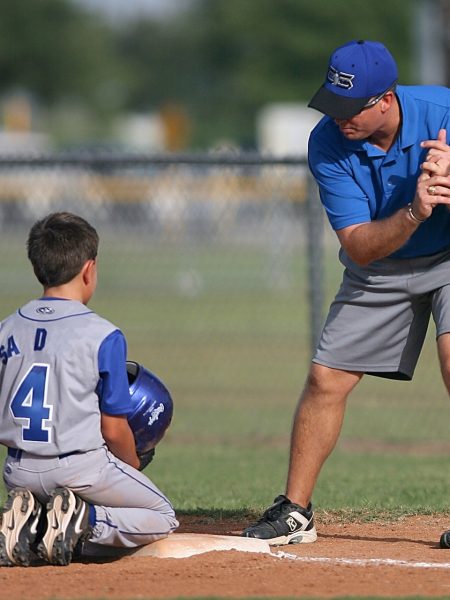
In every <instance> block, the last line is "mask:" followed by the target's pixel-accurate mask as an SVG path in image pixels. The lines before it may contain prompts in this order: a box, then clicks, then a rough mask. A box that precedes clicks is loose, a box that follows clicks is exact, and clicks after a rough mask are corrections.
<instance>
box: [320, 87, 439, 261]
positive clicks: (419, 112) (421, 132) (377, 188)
mask: <svg viewBox="0 0 450 600" xmlns="http://www.w3.org/2000/svg"><path fill="white" fill-rule="evenodd" d="M396 93H397V97H398V100H399V102H400V107H401V113H402V124H401V130H400V133H399V135H398V136H397V139H396V141H395V142H394V144H393V146H392V147H391V148H390V149H389V151H388V152H387V153H386V152H383V150H380V149H379V148H376V147H375V146H373V145H372V144H370V143H369V142H367V141H364V140H361V141H353V140H348V139H346V138H345V137H344V136H343V135H342V134H341V132H340V131H339V127H338V126H337V125H336V123H335V122H334V120H333V119H331V118H330V117H323V119H321V121H320V122H319V123H318V124H317V126H316V127H315V128H314V129H313V131H312V132H311V135H310V138H309V148H308V160H309V167H310V169H311V172H312V174H313V176H314V178H315V179H316V181H317V184H318V186H319V191H320V198H321V200H322V203H323V205H324V207H325V210H326V212H327V215H328V219H329V221H330V223H331V226H332V227H333V229H335V230H338V229H343V228H344V227H348V226H349V225H355V224H357V223H367V222H369V221H373V220H376V219H383V218H386V217H388V216H390V215H392V214H393V213H395V212H396V211H398V210H399V209H400V208H402V207H403V206H406V205H407V204H408V203H409V202H412V200H413V199H414V194H415V190H416V183H417V178H418V176H419V175H420V165H421V163H422V162H424V160H425V156H426V154H427V150H426V149H425V148H421V147H420V142H422V141H424V140H431V139H436V138H437V134H438V132H439V129H446V130H447V143H449V142H448V140H449V139H450V89H449V88H446V87H439V86H398V87H397V91H396ZM447 246H450V210H449V209H447V208H446V206H443V205H441V206H437V207H436V208H435V209H434V210H433V214H432V216H431V217H430V218H429V219H428V220H427V221H426V222H425V223H423V225H420V227H418V228H417V230H416V231H415V232H414V233H413V235H412V236H411V238H410V239H409V240H408V241H407V242H406V244H404V246H402V247H401V248H400V249H399V250H397V251H396V252H394V253H393V254H391V257H395V258H413V257H415V256H426V255H429V254H435V253H436V252H439V251H440V250H442V249H444V248H446V247H447Z"/></svg>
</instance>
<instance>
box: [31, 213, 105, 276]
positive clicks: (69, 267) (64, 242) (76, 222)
mask: <svg viewBox="0 0 450 600" xmlns="http://www.w3.org/2000/svg"><path fill="white" fill-rule="evenodd" d="M27 250H28V258H29V259H30V261H31V264H32V265H33V269H34V273H35V275H36V277H37V278H38V280H39V282H40V283H41V284H42V285H43V286H44V287H55V286H59V285H63V284H65V283H67V282H69V281H71V280H72V279H73V278H74V277H75V276H76V275H78V273H79V272H80V271H81V269H82V267H83V265H84V264H85V262H86V261H88V260H93V259H95V258H96V256H97V251H98V234H97V232H96V230H95V229H94V227H92V225H90V224H89V223H88V222H87V221H85V220H84V219H83V218H81V217H78V216H77V215H74V214H72V213H69V212H55V213H51V214H49V215H47V216H46V217H45V218H44V219H41V220H40V221H37V222H36V223H35V224H34V225H33V226H32V228H31V229H30V233H29V235H28V241H27Z"/></svg>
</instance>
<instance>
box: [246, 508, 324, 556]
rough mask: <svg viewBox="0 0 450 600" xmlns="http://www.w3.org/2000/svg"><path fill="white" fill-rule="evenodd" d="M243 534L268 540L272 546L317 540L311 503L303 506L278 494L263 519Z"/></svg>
mask: <svg viewBox="0 0 450 600" xmlns="http://www.w3.org/2000/svg"><path fill="white" fill-rule="evenodd" d="M242 535H243V536H244V537H251V538H258V539H261V540H266V541H267V542H268V543H269V544H270V545H271V546H282V545H284V544H307V543H310V542H315V541H316V540H317V533H316V528H315V527H314V512H313V510H312V506H311V503H310V504H308V506H307V507H306V508H303V507H302V506H299V505H298V504H294V503H293V502H291V501H290V500H289V498H287V497H286V496H278V497H277V498H275V500H274V503H273V504H272V506H270V507H269V508H268V509H267V510H266V512H265V513H264V514H263V516H262V517H261V519H260V520H259V521H258V522H257V523H255V524H254V525H250V527H247V529H244V531H243V532H242Z"/></svg>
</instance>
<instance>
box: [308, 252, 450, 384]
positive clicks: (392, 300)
mask: <svg viewBox="0 0 450 600" xmlns="http://www.w3.org/2000/svg"><path fill="white" fill-rule="evenodd" d="M340 259H341V262H342V263H343V264H344V266H345V267H346V268H345V271H344V276H343V281H342V284H341V287H340V289H339V291H338V293H337V296H336V298H335V299H334V301H333V303H332V305H331V307H330V312H329V314H328V317H327V320H326V323H325V326H324V329H323V331H322V336H321V339H320V341H319V344H318V348H317V350H316V353H315V355H314V357H313V362H316V363H319V364H322V365H326V366H328V367H332V368H335V369H340V370H345V371H361V372H364V373H370V374H372V375H378V376H380V377H389V378H392V379H412V376H413V374H414V369H415V367H416V364H417V360H418V358H419V355H420V351H421V349H422V345H423V342H424V339H425V335H426V332H427V328H428V322H429V319H430V314H432V315H433V319H434V321H435V323H436V337H438V336H439V335H441V334H443V333H448V332H450V250H446V251H444V252H440V253H438V254H434V255H433V256H426V257H420V258H414V259H402V260H400V259H388V258H387V259H383V260H379V261H374V262H373V263H371V264H370V265H368V266H367V267H360V266H358V265H356V264H355V263H353V262H352V261H351V260H350V259H349V258H348V256H347V255H346V254H345V253H344V252H343V251H341V255H340Z"/></svg>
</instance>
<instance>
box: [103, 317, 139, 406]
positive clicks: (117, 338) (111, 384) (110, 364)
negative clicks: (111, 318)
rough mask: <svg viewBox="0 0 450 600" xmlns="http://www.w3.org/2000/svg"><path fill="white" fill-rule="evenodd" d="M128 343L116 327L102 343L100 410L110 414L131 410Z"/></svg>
mask: <svg viewBox="0 0 450 600" xmlns="http://www.w3.org/2000/svg"><path fill="white" fill-rule="evenodd" d="M126 359H127V343H126V340H125V337H124V335H123V333H122V332H121V331H120V330H119V329H116V330H115V331H113V332H112V333H110V334H109V335H108V336H107V337H106V338H105V339H104V340H103V342H102V343H101V345H100V348H99V351H98V370H99V375H100V379H99V383H98V386H97V395H98V397H99V402H100V411H101V412H104V413H106V414H108V415H126V414H128V413H129V412H130V410H131V400H130V392H129V386H128V375H127V369H126Z"/></svg>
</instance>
